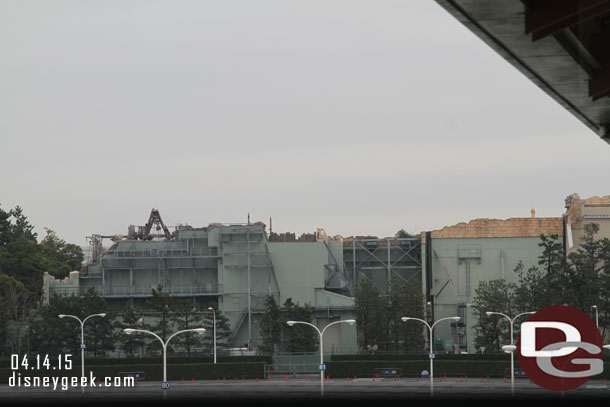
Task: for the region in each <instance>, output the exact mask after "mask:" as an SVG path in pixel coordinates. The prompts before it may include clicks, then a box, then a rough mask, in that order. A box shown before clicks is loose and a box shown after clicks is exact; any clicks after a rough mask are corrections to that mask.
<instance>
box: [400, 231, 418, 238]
mask: <svg viewBox="0 0 610 407" xmlns="http://www.w3.org/2000/svg"><path fill="white" fill-rule="evenodd" d="M396 237H397V238H399V239H406V238H412V237H417V236H414V235H412V234H410V233H409V232H407V231H406V230H404V229H400V230H399V231H398V232H396Z"/></svg>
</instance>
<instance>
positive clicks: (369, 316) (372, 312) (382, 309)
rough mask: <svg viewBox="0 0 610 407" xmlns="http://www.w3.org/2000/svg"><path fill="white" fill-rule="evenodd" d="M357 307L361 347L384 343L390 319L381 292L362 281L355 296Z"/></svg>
mask: <svg viewBox="0 0 610 407" xmlns="http://www.w3.org/2000/svg"><path fill="white" fill-rule="evenodd" d="M354 302H355V305H356V326H357V329H358V333H359V334H358V342H359V344H360V346H361V347H363V348H366V347H367V346H369V345H370V346H372V345H378V346H379V344H380V343H384V342H387V340H385V341H384V336H385V335H384V334H385V330H386V326H387V325H386V326H384V322H385V321H386V320H387V319H388V317H387V316H386V314H387V309H388V307H387V305H385V304H384V299H383V298H381V295H380V292H379V290H378V289H377V288H376V287H375V286H373V285H372V284H371V283H369V282H368V281H362V282H361V283H360V284H359V285H358V286H357V287H356V292H355V295H354Z"/></svg>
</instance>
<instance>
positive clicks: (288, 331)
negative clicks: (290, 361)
mask: <svg viewBox="0 0 610 407" xmlns="http://www.w3.org/2000/svg"><path fill="white" fill-rule="evenodd" d="M282 314H283V315H282V322H283V325H282V326H283V336H284V341H283V349H284V351H285V352H315V351H316V350H318V343H319V337H320V336H319V334H318V333H317V332H316V330H315V329H313V328H312V327H310V326H307V325H304V324H295V325H294V326H288V325H287V324H286V321H301V322H309V323H311V322H312V320H313V311H312V309H311V306H310V305H309V304H305V305H304V306H300V305H298V304H295V303H294V302H292V298H288V299H287V300H286V302H284V311H283V312H282Z"/></svg>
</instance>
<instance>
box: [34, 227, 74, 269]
mask: <svg viewBox="0 0 610 407" xmlns="http://www.w3.org/2000/svg"><path fill="white" fill-rule="evenodd" d="M45 230H46V232H47V235H46V236H45V237H44V239H42V241H41V242H40V247H41V249H42V253H43V255H44V259H45V261H46V264H45V268H46V269H47V270H53V273H51V274H52V275H53V276H54V277H55V278H64V277H67V276H68V274H69V273H70V272H71V271H73V270H80V269H81V266H82V263H83V260H84V255H83V250H82V249H81V248H80V247H79V246H77V245H75V244H71V243H66V241H65V240H63V239H61V238H60V237H59V236H57V233H55V231H53V230H51V229H47V228H45Z"/></svg>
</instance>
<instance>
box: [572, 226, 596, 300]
mask: <svg viewBox="0 0 610 407" xmlns="http://www.w3.org/2000/svg"><path fill="white" fill-rule="evenodd" d="M583 229H584V234H583V238H582V242H581V245H580V246H579V247H578V249H577V250H576V251H575V252H572V253H570V254H569V255H568V261H569V266H570V267H569V269H568V270H569V271H568V284H569V286H568V288H569V291H568V293H569V294H568V295H567V296H566V297H567V298H566V302H567V303H568V305H571V306H573V307H576V308H579V309H581V310H585V309H590V308H591V306H592V305H596V302H597V300H598V298H599V294H600V292H599V287H600V281H599V280H600V272H601V271H602V269H603V262H602V258H603V257H604V255H603V254H602V253H601V250H602V248H603V247H604V240H595V234H596V233H597V232H598V231H599V225H598V224H596V223H589V224H586V225H585V226H584V227H583Z"/></svg>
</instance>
